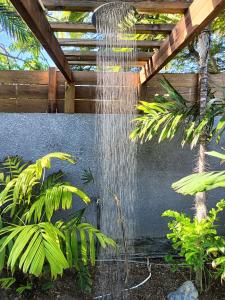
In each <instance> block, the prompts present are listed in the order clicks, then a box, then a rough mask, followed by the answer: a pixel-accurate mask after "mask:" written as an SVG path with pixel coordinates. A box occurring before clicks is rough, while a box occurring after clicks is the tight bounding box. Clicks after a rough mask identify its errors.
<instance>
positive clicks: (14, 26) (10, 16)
mask: <svg viewBox="0 0 225 300" xmlns="http://www.w3.org/2000/svg"><path fill="white" fill-rule="evenodd" d="M0 26H1V27H2V29H3V30H5V32H6V33H7V34H8V35H9V36H10V37H12V38H15V39H16V40H18V41H20V42H22V43H26V41H27V39H28V38H29V37H30V36H31V33H30V30H29V29H28V27H27V26H26V24H25V23H24V22H23V20H22V18H21V17H20V16H19V15H18V13H17V12H16V11H15V9H14V7H13V6H12V5H11V3H10V1H8V0H0Z"/></svg>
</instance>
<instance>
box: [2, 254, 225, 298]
mask: <svg viewBox="0 0 225 300" xmlns="http://www.w3.org/2000/svg"><path fill="white" fill-rule="evenodd" d="M150 265H151V278H150V280H148V281H147V282H146V283H145V284H144V285H142V286H140V287H139V288H137V289H135V290H133V291H130V292H129V293H128V292H126V293H122V294H120V296H118V295H117V296H116V297H114V298H112V297H108V298H104V300H105V299H107V300H108V299H113V300H123V299H126V300H165V299H166V296H167V295H168V293H170V292H172V291H175V290H176V289H177V288H178V287H179V286H180V285H182V284H183V283H184V282H185V281H186V280H190V279H191V274H190V272H189V270H187V269H179V270H177V271H176V272H173V271H172V270H171V266H170V265H168V264H165V263H164V262H163V261H160V260H157V261H156V260H153V261H150ZM108 270H109V266H108V264H107V265H106V264H101V265H100V266H97V267H96V268H95V270H94V272H93V277H94V286H93V295H84V294H82V293H80V292H79V291H78V289H77V286H76V284H75V276H74V275H73V274H72V273H69V272H68V273H66V274H65V275H64V277H63V278H61V279H58V280H57V281H56V282H55V283H54V287H53V288H52V289H50V290H48V291H47V292H42V291H41V289H40V285H37V287H36V288H35V289H34V290H33V291H32V292H27V293H26V294H24V295H23V296H18V295H16V294H15V293H14V292H13V291H12V290H11V291H8V292H7V293H6V292H5V291H1V292H0V300H15V299H16V300H18V299H26V300H33V299H37V300H53V299H63V300H72V299H76V300H91V299H94V297H95V296H98V295H102V292H100V290H101V291H102V290H103V289H106V291H105V293H108V292H110V290H109V289H110V286H112V284H113V283H112V281H113V278H114V279H115V278H117V276H116V275H117V274H118V266H115V265H111V266H110V274H108V276H107V278H108V280H109V282H108V283H107V282H106V284H104V285H103V283H102V275H105V274H106V272H108ZM119 272H120V271H119ZM148 275H149V270H148V268H147V265H145V264H139V263H138V264H136V263H132V264H130V275H129V281H128V284H127V287H132V286H134V285H137V284H139V283H141V282H142V281H144V280H145V279H146V278H147V277H148ZM110 280H111V282H110ZM100 286H101V289H99V287H100ZM107 289H108V290H107ZM121 289H122V287H121ZM199 300H225V285H224V286H222V285H221V283H220V281H219V280H218V281H217V282H212V283H211V285H210V287H209V288H208V290H207V291H206V292H204V293H202V294H201V295H200V297H199Z"/></svg>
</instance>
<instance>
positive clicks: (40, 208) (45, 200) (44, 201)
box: [25, 182, 91, 223]
mask: <svg viewBox="0 0 225 300" xmlns="http://www.w3.org/2000/svg"><path fill="white" fill-rule="evenodd" d="M73 194H74V195H76V196H78V197H79V198H80V199H82V200H83V201H84V202H85V204H88V203H90V201H91V200H90V198H89V197H88V196H87V195H86V194H85V193H84V192H82V191H81V190H80V189H78V188H76V187H74V186H72V185H71V184H69V183H66V182H60V183H57V184H54V186H53V187H49V188H47V189H45V190H42V191H41V195H40V196H39V197H38V198H37V199H36V201H35V202H34V203H33V204H32V206H31V208H30V209H29V211H28V212H27V213H26V214H25V216H26V222H28V223H29V222H31V220H32V218H33V220H34V222H35V223H36V222H39V221H40V220H41V218H42V216H43V214H45V215H46V218H47V220H48V221H49V222H50V221H51V218H52V216H53V214H54V212H55V211H57V210H59V209H60V208H62V209H63V210H67V209H71V208H72V204H73Z"/></svg>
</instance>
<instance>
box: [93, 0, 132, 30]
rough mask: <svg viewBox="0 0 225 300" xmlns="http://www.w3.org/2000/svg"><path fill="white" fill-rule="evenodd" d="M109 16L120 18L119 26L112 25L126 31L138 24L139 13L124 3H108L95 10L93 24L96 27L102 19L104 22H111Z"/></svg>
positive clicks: (118, 19)
mask: <svg viewBox="0 0 225 300" xmlns="http://www.w3.org/2000/svg"><path fill="white" fill-rule="evenodd" d="M109 15H115V16H118V17H117V21H118V22H117V24H115V23H112V24H111V25H116V26H117V27H118V28H119V29H123V28H124V30H125V29H126V28H127V27H131V26H133V25H134V24H135V23H136V20H137V16H138V12H137V10H136V8H135V7H133V6H131V5H127V3H124V2H122V1H121V2H120V1H115V2H108V3H105V4H103V5H101V6H99V7H98V8H96V9H95V11H94V13H93V16H92V24H93V25H94V26H95V27H96V20H97V18H100V19H101V21H102V22H110V19H109V18H108V16H109Z"/></svg>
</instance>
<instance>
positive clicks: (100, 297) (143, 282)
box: [93, 259, 152, 299]
mask: <svg viewBox="0 0 225 300" xmlns="http://www.w3.org/2000/svg"><path fill="white" fill-rule="evenodd" d="M135 263H137V262H135ZM147 268H148V271H149V275H148V277H147V278H146V279H145V280H144V281H142V282H141V283H139V284H137V285H135V286H132V287H130V288H128V289H124V290H122V291H121V293H123V292H129V291H131V290H134V289H137V288H139V287H140V286H142V285H144V284H145V283H146V282H147V281H149V279H151V277H152V272H151V265H150V263H149V259H147ZM107 296H111V294H110V293H109V294H105V295H102V296H97V297H94V298H93V299H102V298H105V297H107Z"/></svg>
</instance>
